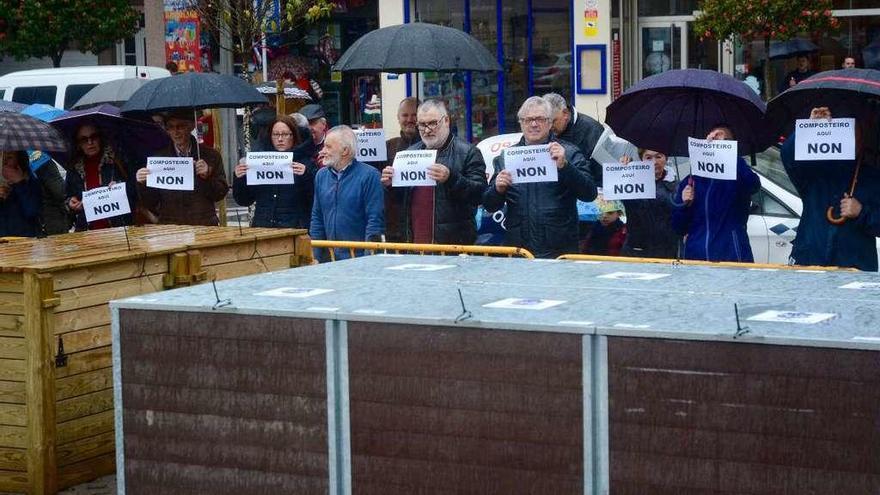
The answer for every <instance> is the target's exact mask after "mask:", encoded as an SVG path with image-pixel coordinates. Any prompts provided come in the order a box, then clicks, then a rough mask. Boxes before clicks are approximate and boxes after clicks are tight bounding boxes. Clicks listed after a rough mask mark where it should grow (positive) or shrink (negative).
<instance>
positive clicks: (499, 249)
mask: <svg viewBox="0 0 880 495" xmlns="http://www.w3.org/2000/svg"><path fill="white" fill-rule="evenodd" d="M312 247H313V248H319V249H327V250H328V251H329V253H330V260H331V261H336V254H335V250H336V249H348V250H349V253H350V254H351V257H352V258H354V257H355V253H356V251H359V250H363V251H370V252H371V254H376V253H377V252H379V253H392V254H401V252H410V253H418V254H473V255H482V256H491V255H495V256H507V257H508V258H513V257H520V258H527V259H534V258H535V256H534V255H533V254H532V253H530V252H529V251H528V250H526V249H523V248H518V247H507V246H459V245H457V244H411V243H408V242H363V241H321V240H312Z"/></svg>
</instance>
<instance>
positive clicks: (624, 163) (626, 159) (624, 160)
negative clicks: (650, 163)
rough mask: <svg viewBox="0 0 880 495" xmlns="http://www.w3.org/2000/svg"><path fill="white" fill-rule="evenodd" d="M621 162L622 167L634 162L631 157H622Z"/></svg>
mask: <svg viewBox="0 0 880 495" xmlns="http://www.w3.org/2000/svg"><path fill="white" fill-rule="evenodd" d="M619 161H620V164H621V165H627V164H628V163H629V162H631V161H632V158H630V157H629V155H623V156H622V157H620V160H619Z"/></svg>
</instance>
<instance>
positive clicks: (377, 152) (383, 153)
mask: <svg viewBox="0 0 880 495" xmlns="http://www.w3.org/2000/svg"><path fill="white" fill-rule="evenodd" d="M355 135H356V136H357V140H358V152H357V157H358V160H360V161H362V162H384V161H385V160H387V159H388V149H387V148H386V147H385V129H360V130H357V131H355Z"/></svg>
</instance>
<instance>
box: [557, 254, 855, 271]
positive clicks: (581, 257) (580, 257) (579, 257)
mask: <svg viewBox="0 0 880 495" xmlns="http://www.w3.org/2000/svg"><path fill="white" fill-rule="evenodd" d="M556 259H558V260H569V261H620V262H624V263H653V264H660V265H693V266H722V267H726V268H753V269H760V270H810V271H823V272H832V271H848V272H854V271H858V270H856V269H855V268H846V267H838V266H812V265H811V266H806V265H804V266H800V265H777V264H774V263H743V262H737V261H702V260H676V259H669V258H636V257H633V258H630V257H627V256H597V255H593V254H563V255H562V256H559V257H558V258H556Z"/></svg>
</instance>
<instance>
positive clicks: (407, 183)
mask: <svg viewBox="0 0 880 495" xmlns="http://www.w3.org/2000/svg"><path fill="white" fill-rule="evenodd" d="M435 163H437V150H404V151H398V152H397V154H396V155H394V163H393V164H392V167H394V176H393V177H392V178H391V186H392V187H411V186H436V185H437V181H435V180H433V179H429V178H428V167H430V166H431V165H433V164H435Z"/></svg>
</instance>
